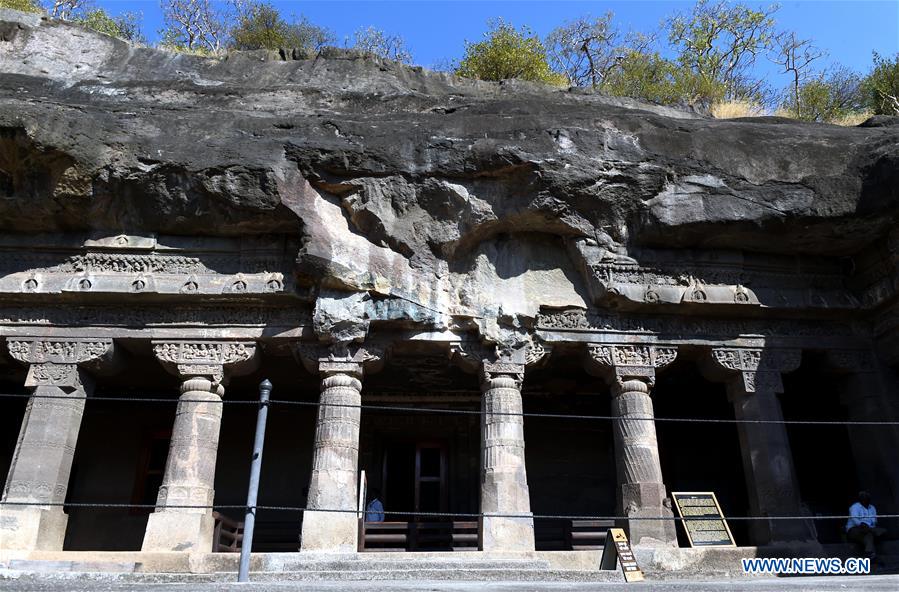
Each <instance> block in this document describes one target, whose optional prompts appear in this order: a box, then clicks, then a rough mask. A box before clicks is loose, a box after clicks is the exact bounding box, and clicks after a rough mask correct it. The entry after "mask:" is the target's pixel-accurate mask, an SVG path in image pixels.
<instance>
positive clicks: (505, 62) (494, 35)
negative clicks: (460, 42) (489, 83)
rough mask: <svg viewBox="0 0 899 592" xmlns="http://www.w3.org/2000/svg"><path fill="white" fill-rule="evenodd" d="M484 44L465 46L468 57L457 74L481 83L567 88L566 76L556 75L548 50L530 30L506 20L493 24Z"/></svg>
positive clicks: (465, 57)
mask: <svg viewBox="0 0 899 592" xmlns="http://www.w3.org/2000/svg"><path fill="white" fill-rule="evenodd" d="M489 26H490V30H489V31H487V33H485V35H484V37H485V39H484V41H480V42H478V43H469V42H466V43H465V56H464V57H463V58H462V61H461V62H460V63H459V66H458V68H456V74H458V75H459V76H467V77H468V78H478V79H480V80H497V81H498V80H508V79H510V78H518V79H521V80H530V81H534V82H543V83H546V84H555V85H564V84H566V82H567V80H566V78H565V76H563V75H562V74H559V73H558V72H554V71H553V70H552V69H551V68H550V66H549V63H548V61H547V56H546V48H545V47H544V46H543V43H541V42H540V38H539V37H537V36H536V35H535V34H534V33H533V32H532V31H531V30H530V29H528V28H527V27H522V28H521V29H520V30H518V29H515V27H513V26H512V25H509V24H507V23H505V22H503V21H502V20H496V21H492V22H490V23H489Z"/></svg>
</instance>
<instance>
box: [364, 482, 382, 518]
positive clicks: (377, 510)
mask: <svg viewBox="0 0 899 592" xmlns="http://www.w3.org/2000/svg"><path fill="white" fill-rule="evenodd" d="M365 521H366V522H384V504H383V503H382V502H381V490H379V489H378V488H377V487H372V489H371V501H369V502H368V505H367V506H366V507H365Z"/></svg>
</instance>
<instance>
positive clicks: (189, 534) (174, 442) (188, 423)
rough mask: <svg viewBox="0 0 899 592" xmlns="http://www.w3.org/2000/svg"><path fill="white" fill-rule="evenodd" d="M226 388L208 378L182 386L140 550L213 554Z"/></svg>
mask: <svg viewBox="0 0 899 592" xmlns="http://www.w3.org/2000/svg"><path fill="white" fill-rule="evenodd" d="M224 394H225V389H224V387H222V386H221V385H220V384H217V383H215V382H213V381H211V380H209V379H208V378H204V377H191V378H188V379H187V380H185V381H184V382H182V383H181V397H180V399H179V401H178V408H177V410H176V412H175V423H174V425H173V427H172V439H171V442H170V443H169V455H168V459H167V460H166V463H165V473H164V474H163V479H162V486H161V487H160V488H159V495H158V497H157V500H156V511H155V512H154V513H153V514H151V515H150V518H149V520H148V522H147V530H146V532H145V533H144V542H143V547H142V549H143V550H144V551H188V552H204V553H208V552H211V551H212V533H213V528H214V525H215V524H214V519H213V517H212V508H187V507H179V506H211V505H212V503H213V500H214V497H215V495H214V494H215V489H214V488H215V463H216V458H217V455H218V443H219V432H220V429H221V423H222V397H223V396H224Z"/></svg>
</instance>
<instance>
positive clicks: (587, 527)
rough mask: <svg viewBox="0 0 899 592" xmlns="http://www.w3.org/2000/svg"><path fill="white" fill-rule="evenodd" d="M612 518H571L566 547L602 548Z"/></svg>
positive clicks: (613, 524) (581, 548) (580, 548)
mask: <svg viewBox="0 0 899 592" xmlns="http://www.w3.org/2000/svg"><path fill="white" fill-rule="evenodd" d="M614 527H615V521H614V520H572V521H571V524H570V526H569V528H568V548H569V549H571V550H572V551H586V550H592V549H602V548H603V547H604V546H605V544H606V533H607V532H608V530H609V529H610V528H614Z"/></svg>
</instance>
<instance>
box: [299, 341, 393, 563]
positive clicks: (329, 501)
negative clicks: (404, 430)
mask: <svg viewBox="0 0 899 592" xmlns="http://www.w3.org/2000/svg"><path fill="white" fill-rule="evenodd" d="M294 355H295V356H296V357H297V358H298V359H299V360H300V361H301V362H302V363H303V364H304V365H305V366H306V368H307V369H308V370H310V371H312V372H318V374H319V375H320V376H321V379H322V381H321V393H320V395H319V403H320V406H319V408H318V419H317V420H316V424H315V440H314V442H313V452H312V474H311V476H310V478H309V495H308V498H307V501H306V508H307V510H306V511H305V512H304V513H303V526H302V534H301V535H300V550H301V551H305V552H355V551H357V550H358V540H359V528H358V520H359V516H358V514H356V513H355V510H356V509H357V505H358V495H359V476H358V473H359V426H360V421H361V409H360V408H359V405H361V404H362V376H363V373H364V369H365V368H366V364H368V366H369V367H370V366H371V365H373V364H377V363H378V362H380V361H381V359H382V355H381V351H380V349H379V348H377V349H376V348H375V347H374V346H369V347H368V348H367V349H363V348H360V347H358V346H353V348H352V350H350V349H349V348H348V347H347V346H333V347H331V348H326V347H324V346H318V345H309V344H295V345H294ZM329 510H332V511H329ZM333 510H338V511H333Z"/></svg>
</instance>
